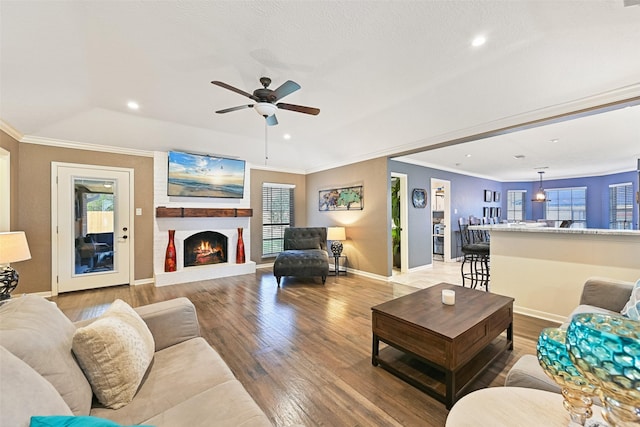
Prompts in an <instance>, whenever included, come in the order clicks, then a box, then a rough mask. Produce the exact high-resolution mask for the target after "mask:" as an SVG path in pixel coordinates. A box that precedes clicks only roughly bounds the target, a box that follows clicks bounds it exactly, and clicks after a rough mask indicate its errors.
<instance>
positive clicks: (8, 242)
mask: <svg viewBox="0 0 640 427" xmlns="http://www.w3.org/2000/svg"><path fill="white" fill-rule="evenodd" d="M27 259H31V252H29V245H28V244H27V236H26V235H25V234H24V231H7V232H2V233H0V264H9V263H11V262H18V261H24V260H27Z"/></svg>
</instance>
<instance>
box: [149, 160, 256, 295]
mask: <svg viewBox="0 0 640 427" xmlns="http://www.w3.org/2000/svg"><path fill="white" fill-rule="evenodd" d="M248 172H249V168H248V165H247V169H246V170H245V180H244V183H245V192H244V199H242V200H225V199H211V198H192V197H189V198H187V197H169V196H167V153H165V152H156V153H155V156H154V201H155V203H154V204H155V207H158V206H166V207H200V208H229V207H232V208H238V209H241V208H249V207H250V202H249V200H250V194H249V188H250V186H249V173H248ZM154 215H155V212H154ZM249 224H250V218H247V217H232V218H226V217H215V218H200V217H197V218H155V221H154V231H153V236H154V242H153V271H154V276H155V285H156V286H165V285H174V284H178V283H187V282H196V281H200V280H207V279H216V278H221V277H228V276H236V275H240V274H252V273H255V271H256V263H255V262H253V261H250V259H251V253H250V246H251V245H250V244H249V242H250V239H251V231H250V229H249ZM239 227H242V228H243V240H244V243H245V245H244V247H245V259H246V260H247V261H246V262H245V263H244V264H236V248H237V245H238V228H239ZM169 230H175V231H176V232H175V237H174V242H175V246H176V255H177V262H176V265H177V270H176V271H174V272H170V273H167V272H165V271H164V259H165V254H166V251H167V244H168V243H169ZM201 231H217V232H218V233H220V234H224V235H225V236H226V237H227V245H228V247H227V262H225V263H218V264H209V265H201V266H195V267H187V268H185V267H184V265H183V264H184V262H183V260H184V246H183V241H184V239H186V238H187V237H189V236H191V235H192V234H195V233H199V232H201Z"/></svg>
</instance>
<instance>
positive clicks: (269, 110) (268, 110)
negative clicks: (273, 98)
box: [253, 102, 278, 117]
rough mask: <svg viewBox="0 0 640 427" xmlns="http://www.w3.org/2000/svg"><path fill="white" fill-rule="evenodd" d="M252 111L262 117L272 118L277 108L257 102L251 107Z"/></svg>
mask: <svg viewBox="0 0 640 427" xmlns="http://www.w3.org/2000/svg"><path fill="white" fill-rule="evenodd" d="M253 109H254V110H256V111H257V112H258V114H260V115H261V116H262V117H269V116H273V115H274V114H275V113H276V110H277V109H278V107H276V106H275V105H273V104H270V103H268V102H258V103H256V104H255V105H254V106H253Z"/></svg>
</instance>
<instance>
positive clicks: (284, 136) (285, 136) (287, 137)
mask: <svg viewBox="0 0 640 427" xmlns="http://www.w3.org/2000/svg"><path fill="white" fill-rule="evenodd" d="M282 137H283V138H284V139H286V140H289V139H291V135H289V134H288V133H285V134H284V135H282Z"/></svg>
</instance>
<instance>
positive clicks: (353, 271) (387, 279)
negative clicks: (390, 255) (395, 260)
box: [347, 267, 391, 282]
mask: <svg viewBox="0 0 640 427" xmlns="http://www.w3.org/2000/svg"><path fill="white" fill-rule="evenodd" d="M347 273H351V274H355V275H357V276H364V277H367V278H369V279H373V280H381V281H383V282H390V281H391V277H387V276H381V275H379V274H374V273H369V272H368V271H361V270H356V269H355V268H349V267H347Z"/></svg>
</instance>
